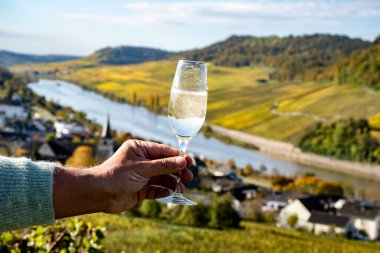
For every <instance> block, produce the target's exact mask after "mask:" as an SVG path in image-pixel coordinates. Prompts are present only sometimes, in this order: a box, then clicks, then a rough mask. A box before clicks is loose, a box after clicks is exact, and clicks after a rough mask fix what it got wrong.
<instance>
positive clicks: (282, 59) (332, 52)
mask: <svg viewBox="0 0 380 253" xmlns="http://www.w3.org/2000/svg"><path fill="white" fill-rule="evenodd" d="M370 45H371V43H370V42H367V41H363V40H361V39H351V38H349V37H347V36H339V35H326V34H315V35H305V36H288V37H283V38H281V37H278V36H270V37H252V36H232V37H230V38H228V39H227V40H225V41H222V42H219V43H215V44H213V45H211V46H209V47H206V48H203V49H199V50H194V51H189V52H185V53H184V56H185V57H186V58H190V59H193V60H200V61H211V62H214V63H215V64H216V65H221V66H231V67H243V66H257V65H260V66H263V65H264V66H270V67H272V68H273V69H274V72H273V75H272V78H275V79H278V80H280V81H281V80H318V79H321V78H322V77H323V76H324V75H325V69H326V67H328V66H331V65H334V64H335V63H336V62H338V61H339V60H341V59H343V58H345V57H347V56H349V55H351V54H352V53H354V52H358V51H360V50H363V49H366V48H368V47H369V46H370Z"/></svg>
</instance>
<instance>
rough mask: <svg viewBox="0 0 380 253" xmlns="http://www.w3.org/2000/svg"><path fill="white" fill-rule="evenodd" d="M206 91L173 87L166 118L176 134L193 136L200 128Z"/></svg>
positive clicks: (203, 115) (204, 113)
mask: <svg viewBox="0 0 380 253" xmlns="http://www.w3.org/2000/svg"><path fill="white" fill-rule="evenodd" d="M206 108H207V92H204V91H197V92H194V91H186V90H180V89H176V88H173V89H172V92H171V96H170V102H169V109H168V110H169V111H168V118H169V124H170V126H171V128H172V129H173V131H174V132H175V134H176V135H178V136H181V137H193V136H194V135H195V134H196V133H197V132H198V131H199V129H201V127H202V125H203V122H204V120H205V117H206Z"/></svg>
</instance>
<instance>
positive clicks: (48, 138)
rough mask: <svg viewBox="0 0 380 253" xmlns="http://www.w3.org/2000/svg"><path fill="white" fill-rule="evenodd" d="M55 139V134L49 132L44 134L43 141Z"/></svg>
mask: <svg viewBox="0 0 380 253" xmlns="http://www.w3.org/2000/svg"><path fill="white" fill-rule="evenodd" d="M54 139H55V134H53V133H49V134H47V135H46V136H45V141H52V140H54Z"/></svg>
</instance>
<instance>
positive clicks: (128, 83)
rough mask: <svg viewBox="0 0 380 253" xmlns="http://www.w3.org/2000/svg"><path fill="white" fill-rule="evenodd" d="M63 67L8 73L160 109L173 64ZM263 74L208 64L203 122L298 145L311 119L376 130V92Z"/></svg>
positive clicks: (379, 97)
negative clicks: (49, 77) (360, 121)
mask: <svg viewBox="0 0 380 253" xmlns="http://www.w3.org/2000/svg"><path fill="white" fill-rule="evenodd" d="M68 63H69V62H65V63H55V64H50V65H44V66H24V67H17V68H13V70H15V71H16V70H17V71H19V72H22V71H25V70H33V69H34V70H43V71H47V70H49V69H58V70H60V72H61V73H62V74H59V75H58V76H57V78H61V79H66V80H69V81H72V82H73V83H76V84H80V85H83V86H86V87H87V88H90V89H94V90H96V91H98V92H100V93H103V94H105V95H107V96H109V97H111V98H114V99H123V100H126V101H128V102H130V103H133V101H134V94H136V100H137V102H138V103H140V104H142V105H146V106H148V104H149V103H150V101H151V99H152V97H156V96H157V95H158V96H159V97H160V106H161V107H163V108H165V107H166V106H167V103H168V98H169V95H170V93H169V92H170V87H171V84H172V79H173V75H174V72H175V69H176V65H177V62H176V61H175V60H163V61H155V62H146V63H142V64H136V65H123V66H95V67H90V68H89V67H85V68H80V67H78V66H77V67H76V68H73V69H70V71H69V74H64V72H66V70H67V69H68V68H70V66H71V65H69V64H68ZM269 75H270V70H269V69H268V68H265V67H241V68H231V67H222V66H215V65H214V64H212V63H209V64H208V86H209V98H208V108H207V119H206V120H207V122H209V123H213V124H217V125H220V126H223V127H226V128H231V129H235V130H240V131H244V132H247V133H251V134H256V135H260V136H263V137H266V138H271V139H276V140H282V141H288V142H292V143H298V141H299V138H300V137H301V136H302V135H303V134H304V133H305V132H306V131H307V129H308V128H310V127H312V126H314V124H315V122H316V121H317V120H322V121H330V120H332V121H334V120H337V119H342V118H349V117H353V118H369V119H373V120H371V124H375V125H376V126H378V127H379V126H380V113H379V112H380V103H378V101H380V92H369V91H368V90H367V89H365V88H363V87H361V86H353V85H333V84H331V83H326V84H317V83H312V82H305V83H303V84H302V85H300V84H299V83H297V82H277V81H265V80H268V76H269ZM263 80H264V81H263ZM326 105H328V106H326ZM376 115H377V116H376Z"/></svg>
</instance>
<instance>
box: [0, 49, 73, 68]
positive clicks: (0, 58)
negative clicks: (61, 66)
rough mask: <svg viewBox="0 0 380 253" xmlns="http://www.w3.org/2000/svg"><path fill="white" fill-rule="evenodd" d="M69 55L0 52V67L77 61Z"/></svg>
mask: <svg viewBox="0 0 380 253" xmlns="http://www.w3.org/2000/svg"><path fill="white" fill-rule="evenodd" d="M78 58H79V57H78V56H70V55H32V54H20V53H15V52H10V51H5V50H0V66H3V67H10V66H14V65H19V64H27V63H51V62H62V61H68V60H75V59H78Z"/></svg>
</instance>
